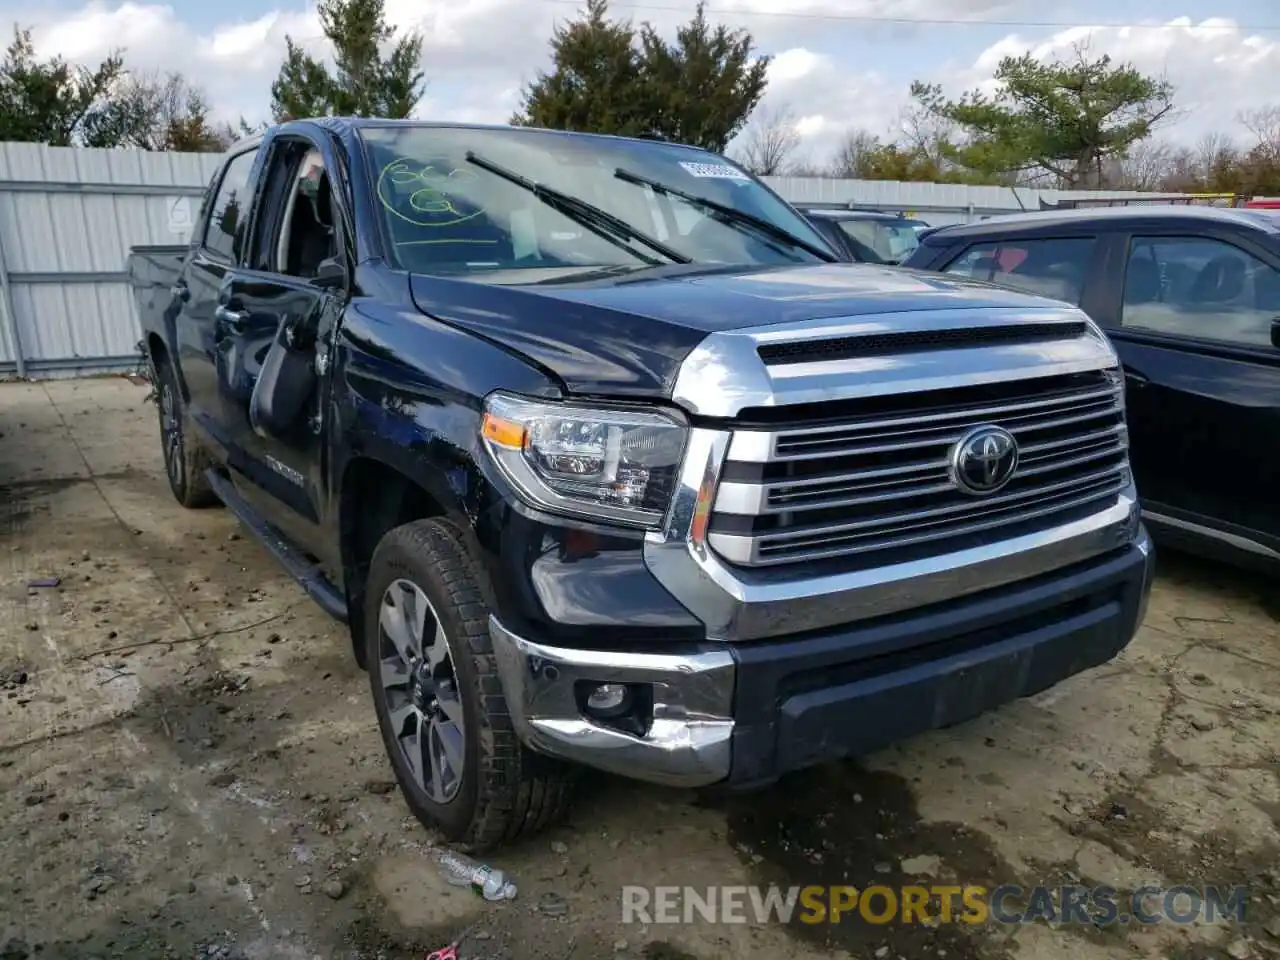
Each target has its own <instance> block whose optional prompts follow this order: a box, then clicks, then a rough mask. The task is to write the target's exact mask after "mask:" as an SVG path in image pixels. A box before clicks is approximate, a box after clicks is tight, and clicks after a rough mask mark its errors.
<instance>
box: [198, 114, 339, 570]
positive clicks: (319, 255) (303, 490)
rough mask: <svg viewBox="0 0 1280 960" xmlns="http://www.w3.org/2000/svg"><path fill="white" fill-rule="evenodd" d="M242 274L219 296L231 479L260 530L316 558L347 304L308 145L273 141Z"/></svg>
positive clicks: (323, 184) (324, 194) (324, 192)
mask: <svg viewBox="0 0 1280 960" xmlns="http://www.w3.org/2000/svg"><path fill="white" fill-rule="evenodd" d="M266 176H267V180H266V182H265V184H264V187H263V190H262V194H261V196H262V201H261V208H260V211H259V213H258V215H257V216H256V217H255V220H254V226H253V249H252V251H251V253H250V256H249V258H248V265H247V266H246V267H245V268H242V269H239V270H237V271H235V272H234V273H233V274H231V275H230V276H229V277H228V278H227V281H226V282H225V284H224V286H223V288H222V291H221V303H222V307H221V310H220V315H221V318H222V320H221V322H223V323H224V325H225V329H226V331H227V332H226V336H225V339H224V340H223V343H224V344H225V345H226V349H225V354H224V358H223V371H222V377H223V389H224V392H225V394H226V395H227V396H228V397H229V398H230V399H231V405H232V407H233V409H232V410H231V411H230V414H229V416H228V417H227V425H228V431H229V433H230V434H231V442H232V447H233V449H234V455H233V456H232V457H231V466H232V468H233V479H234V482H235V484H236V488H237V490H238V491H239V493H240V495H241V496H243V497H244V498H245V499H246V500H247V501H249V502H250V504H251V505H252V506H253V507H254V508H255V509H256V510H257V511H258V513H259V514H261V515H262V516H263V517H264V518H265V519H266V520H268V521H269V522H270V523H272V524H273V525H275V526H277V527H278V528H279V529H280V530H281V532H282V533H284V534H285V535H286V536H288V537H289V539H290V540H292V541H294V542H295V543H296V544H299V545H301V546H303V547H304V548H306V549H318V546H319V544H320V543H321V541H322V540H323V537H322V536H321V531H320V529H319V526H320V523H321V519H322V516H323V509H324V503H325V498H326V495H327V490H328V479H327V470H328V463H327V455H326V451H327V444H326V437H327V435H328V430H327V427H328V418H327V412H328V399H329V378H328V377H327V376H326V373H327V369H328V363H327V361H328V351H329V348H330V345H331V343H332V337H333V333H334V330H335V328H336V326H337V323H338V321H339V319H340V317H341V313H342V308H343V305H344V303H345V293H344V290H343V286H344V284H343V283H341V282H340V279H341V278H342V277H343V276H344V275H345V274H343V272H342V268H340V267H339V266H338V265H339V263H340V262H341V261H340V260H339V259H338V258H337V252H338V249H339V245H338V241H337V236H336V233H335V229H334V222H335V218H334V216H333V201H332V198H331V196H330V192H329V186H328V178H327V176H326V174H325V170H324V160H323V155H322V154H321V152H320V150H319V149H318V148H317V146H316V145H315V144H312V143H311V142H310V141H306V140H301V139H293V138H288V139H282V138H277V139H276V140H273V142H272V148H271V156H270V157H269V158H268V170H267V174H266Z"/></svg>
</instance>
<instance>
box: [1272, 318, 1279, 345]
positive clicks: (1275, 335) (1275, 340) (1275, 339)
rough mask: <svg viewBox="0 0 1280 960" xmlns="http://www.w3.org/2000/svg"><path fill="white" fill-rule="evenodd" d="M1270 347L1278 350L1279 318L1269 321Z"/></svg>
mask: <svg viewBox="0 0 1280 960" xmlns="http://www.w3.org/2000/svg"><path fill="white" fill-rule="evenodd" d="M1271 345H1272V346H1273V347H1275V348H1276V349H1277V350H1280V317H1276V318H1275V319H1274V320H1272V321H1271Z"/></svg>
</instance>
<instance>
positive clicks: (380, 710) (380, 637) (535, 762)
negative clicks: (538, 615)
mask: <svg viewBox="0 0 1280 960" xmlns="http://www.w3.org/2000/svg"><path fill="white" fill-rule="evenodd" d="M483 576H484V575H483V573H482V572H481V571H480V570H479V569H478V568H477V566H476V564H474V563H473V562H472V560H471V558H470V557H469V556H468V555H467V553H466V551H465V548H464V547H463V546H462V535H461V531H459V530H458V529H457V528H456V527H454V526H452V525H451V524H449V523H447V522H445V521H442V520H416V521H414V522H412V523H407V524H404V525H403V526H400V527H396V528H395V529H393V530H391V531H390V532H389V533H387V535H386V536H384V537H383V538H382V541H381V543H379V544H378V547H377V549H376V550H375V551H374V555H373V561H372V563H371V565H370V568H369V579H368V589H367V591H366V593H365V597H366V603H365V610H364V637H365V655H366V663H367V665H368V671H369V679H370V685H371V687H372V690H373V702H374V707H375V709H376V710H377V714H378V726H379V727H380V728H381V730H382V739H383V744H384V745H385V747H386V749H387V755H388V756H389V757H390V758H391V765H392V768H393V769H394V771H395V775H396V779H397V780H398V781H399V783H400V789H401V791H402V793H403V794H404V797H405V801H406V802H407V803H408V805H409V809H410V810H411V811H412V812H413V814H414V816H416V817H417V818H418V819H419V820H420V821H421V822H422V823H423V824H424V825H426V826H428V827H434V828H437V829H439V830H440V831H441V832H443V833H444V835H445V836H446V837H448V839H449V840H450V841H452V842H454V843H456V844H459V845H460V846H462V847H464V848H466V849H469V850H474V851H483V850H485V849H489V848H492V847H495V846H498V845H500V844H502V843H505V842H508V841H511V840H514V839H515V838H517V837H519V836H524V835H530V834H534V833H537V832H539V831H541V830H543V829H545V828H546V827H548V826H550V825H551V824H552V823H555V822H556V821H558V820H559V819H560V818H561V817H562V816H563V815H564V814H565V813H566V812H567V810H568V807H569V803H570V800H571V796H572V789H573V780H574V772H575V771H574V769H573V768H572V767H570V766H567V765H565V764H563V763H560V762H559V761H556V760H552V759H550V758H547V757H543V756H540V755H538V754H535V753H533V752H531V751H530V750H528V749H527V748H526V747H525V746H524V745H523V744H522V743H521V742H520V739H519V737H518V736H517V734H516V732H515V728H514V726H513V725H512V722H511V717H510V715H509V713H508V711H507V703H506V699H505V697H504V696H503V692H502V685H501V683H500V682H499V679H498V671H497V664H496V662H495V659H494V655H493V648H492V646H491V644H490V640H489V608H488V605H487V604H486V603H485V596H486V593H485V591H483V590H482V586H481V585H482V583H483V582H484V581H483ZM424 601H425V603H424ZM406 651H407V655H406Z"/></svg>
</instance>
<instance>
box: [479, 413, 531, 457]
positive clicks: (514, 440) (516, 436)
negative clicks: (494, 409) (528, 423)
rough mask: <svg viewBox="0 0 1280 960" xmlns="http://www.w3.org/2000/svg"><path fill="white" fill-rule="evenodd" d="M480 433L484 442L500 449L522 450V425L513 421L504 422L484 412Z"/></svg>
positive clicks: (523, 431) (500, 418) (523, 432)
mask: <svg viewBox="0 0 1280 960" xmlns="http://www.w3.org/2000/svg"><path fill="white" fill-rule="evenodd" d="M481 432H482V433H483V434H484V438H485V439H486V440H488V441H489V442H490V443H496V444H497V445H498V446H500V447H506V448H508V449H510V450H523V449H524V437H525V429H524V424H521V423H516V421H514V420H506V419H504V418H502V417H499V416H497V415H495V414H493V413H489V412H488V411H486V412H485V415H484V420H483V425H482V427H481Z"/></svg>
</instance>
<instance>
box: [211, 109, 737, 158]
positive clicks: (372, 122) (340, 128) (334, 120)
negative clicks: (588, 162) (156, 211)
mask: <svg viewBox="0 0 1280 960" xmlns="http://www.w3.org/2000/svg"><path fill="white" fill-rule="evenodd" d="M295 124H296V125H305V124H315V125H317V126H321V127H324V128H326V129H328V130H332V131H334V132H335V133H338V134H344V133H354V132H356V131H359V130H364V129H371V128H375V127H424V128H434V129H444V130H502V131H506V132H507V133H513V132H514V133H516V134H519V133H521V132H529V133H541V134H548V133H550V134H556V135H557V136H563V137H574V138H578V137H591V138H593V139H598V140H627V141H631V142H633V143H662V144H665V145H666V146H669V147H677V148H681V149H684V150H689V151H690V152H694V153H703V154H705V153H712V152H713V151H709V150H707V149H705V148H703V147H695V146H691V145H690V144H687V143H679V142H677V141H674V140H667V139H666V138H664V137H660V136H648V137H646V136H637V137H624V136H619V135H617V134H612V133H584V132H579V131H576V130H552V129H551V128H549V127H513V126H510V125H508V124H505V123H462V122H458V121H453V120H391V119H386V118H382V117H301V118H299V119H297V120H287V121H285V122H283V123H277V124H272V125H271V126H270V127H268V128H267V129H266V130H263V131H261V132H259V133H255V134H253V135H252V136H248V137H244V138H242V139H240V140H238V141H236V143H235V144H234V145H233V148H234V147H240V146H249V145H251V144H254V143H258V142H261V141H262V140H263V139H264V138H265V137H266V136H267V135H268V134H270V133H273V132H275V131H276V130H283V129H286V128H288V127H290V126H293V125H295Z"/></svg>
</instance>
